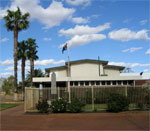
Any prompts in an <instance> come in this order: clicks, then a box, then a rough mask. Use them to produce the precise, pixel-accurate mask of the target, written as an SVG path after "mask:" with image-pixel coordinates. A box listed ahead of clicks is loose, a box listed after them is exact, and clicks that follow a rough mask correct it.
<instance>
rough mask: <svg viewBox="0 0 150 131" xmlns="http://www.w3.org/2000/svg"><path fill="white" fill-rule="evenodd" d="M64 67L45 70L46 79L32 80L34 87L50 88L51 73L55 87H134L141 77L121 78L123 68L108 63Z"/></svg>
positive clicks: (88, 62) (79, 62) (85, 62)
mask: <svg viewBox="0 0 150 131" xmlns="http://www.w3.org/2000/svg"><path fill="white" fill-rule="evenodd" d="M69 67H70V68H68V62H66V63H65V65H64V66H59V67H52V68H46V69H45V71H46V73H47V77H40V78H33V83H34V85H35V86H36V87H39V86H40V84H42V85H43V87H51V79H52V77H51V76H52V73H53V72H54V73H55V74H56V86H57V87H66V86H67V82H68V81H70V86H123V85H134V84H135V81H136V80H139V79H141V78H142V76H140V74H139V75H136V76H122V75H121V74H122V73H121V72H122V70H123V69H124V68H125V67H122V66H114V65H108V61H102V60H91V59H83V60H77V61H70V62H69Z"/></svg>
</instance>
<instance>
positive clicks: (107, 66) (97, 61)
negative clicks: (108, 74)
mask: <svg viewBox="0 0 150 131" xmlns="http://www.w3.org/2000/svg"><path fill="white" fill-rule="evenodd" d="M69 63H70V65H74V64H81V63H97V64H103V65H104V68H107V69H119V70H123V69H124V68H125V67H123V66H115V65H107V64H108V61H103V60H92V59H83V60H76V61H70V62H69ZM67 65H68V62H65V65H64V66H58V67H51V68H46V69H45V71H46V72H50V71H53V70H63V69H67Z"/></svg>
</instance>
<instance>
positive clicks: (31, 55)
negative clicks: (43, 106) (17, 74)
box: [26, 38, 39, 87]
mask: <svg viewBox="0 0 150 131" xmlns="http://www.w3.org/2000/svg"><path fill="white" fill-rule="evenodd" d="M35 41H36V40H35V39H32V38H29V39H28V40H27V41H26V43H27V44H28V59H29V60H30V73H31V77H30V82H31V87H32V86H33V82H32V78H33V76H34V61H35V60H37V59H39V57H38V56H37V52H38V51H37V48H38V46H37V45H36V43H35Z"/></svg>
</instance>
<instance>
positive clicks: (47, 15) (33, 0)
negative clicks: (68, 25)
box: [0, 0, 75, 29]
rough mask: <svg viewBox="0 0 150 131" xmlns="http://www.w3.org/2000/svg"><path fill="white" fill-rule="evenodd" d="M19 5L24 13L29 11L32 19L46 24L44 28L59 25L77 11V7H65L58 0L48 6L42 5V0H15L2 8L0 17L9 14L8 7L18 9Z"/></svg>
mask: <svg viewBox="0 0 150 131" xmlns="http://www.w3.org/2000/svg"><path fill="white" fill-rule="evenodd" d="M17 6H19V7H20V9H21V11H22V12H23V13H25V12H29V13H30V15H31V19H37V20H39V21H40V22H41V23H42V24H44V25H45V27H44V29H49V28H51V27H54V26H59V25H60V23H61V22H62V21H63V20H67V19H68V18H70V17H72V14H73V13H74V12H75V9H73V8H65V7H63V4H62V2H56V1H55V0H53V1H52V3H51V4H50V5H49V6H48V7H47V8H44V7H42V6H41V5H40V0H13V1H12V2H11V5H10V7H8V6H7V7H6V8H4V9H0V12H1V13H0V17H1V18H2V17H3V16H4V15H6V14H7V13H6V10H7V9H10V10H16V7H17ZM33 8H34V9H33Z"/></svg>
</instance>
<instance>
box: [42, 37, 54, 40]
mask: <svg viewBox="0 0 150 131" xmlns="http://www.w3.org/2000/svg"><path fill="white" fill-rule="evenodd" d="M43 40H45V41H50V40H52V39H51V38H48V37H45V38H43Z"/></svg>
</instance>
